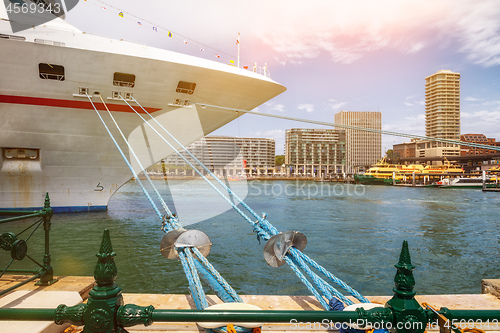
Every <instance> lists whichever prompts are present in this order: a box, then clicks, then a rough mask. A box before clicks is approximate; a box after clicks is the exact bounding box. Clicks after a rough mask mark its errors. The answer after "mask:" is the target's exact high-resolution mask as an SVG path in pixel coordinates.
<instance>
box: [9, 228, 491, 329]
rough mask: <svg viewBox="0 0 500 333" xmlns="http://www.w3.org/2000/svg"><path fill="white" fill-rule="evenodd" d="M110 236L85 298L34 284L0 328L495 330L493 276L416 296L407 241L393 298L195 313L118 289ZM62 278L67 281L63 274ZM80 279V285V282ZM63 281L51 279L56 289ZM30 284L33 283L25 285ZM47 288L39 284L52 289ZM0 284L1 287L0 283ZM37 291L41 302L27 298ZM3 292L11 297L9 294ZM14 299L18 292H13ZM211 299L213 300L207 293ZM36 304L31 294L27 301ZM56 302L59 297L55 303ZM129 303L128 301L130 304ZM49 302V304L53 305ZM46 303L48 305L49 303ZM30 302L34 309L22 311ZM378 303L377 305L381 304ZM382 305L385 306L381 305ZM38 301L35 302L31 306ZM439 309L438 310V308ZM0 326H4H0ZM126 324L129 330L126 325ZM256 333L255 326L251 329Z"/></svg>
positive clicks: (295, 299)
mask: <svg viewBox="0 0 500 333" xmlns="http://www.w3.org/2000/svg"><path fill="white" fill-rule="evenodd" d="M115 256H116V253H115V252H113V248H112V246H111V239H110V236H109V232H108V231H107V230H105V232H104V235H103V240H102V242H101V247H100V250H99V253H98V254H97V258H98V260H97V264H96V268H95V270H94V279H95V285H94V286H93V287H92V289H90V291H88V294H85V290H88V287H89V286H91V285H92V283H91V282H90V281H89V280H88V279H87V283H88V284H87V285H86V286H82V282H84V281H82V280H80V285H79V289H80V293H79V295H80V296H83V295H88V299H87V301H86V303H78V304H76V305H71V304H70V305H68V304H60V305H58V306H57V307H56V308H54V307H53V305H49V306H47V304H49V303H50V302H48V299H44V298H45V297H50V296H52V300H59V299H58V298H57V296H56V294H53V293H52V294H50V293H51V291H48V290H43V289H42V290H40V289H31V291H30V292H28V294H31V295H26V293H25V294H23V295H21V296H19V297H20V299H17V300H16V299H8V300H7V302H4V301H5V300H6V298H2V299H0V325H4V326H3V328H4V329H3V330H2V331H6V332H14V331H15V330H13V329H14V327H15V328H16V329H18V328H20V329H21V331H19V332H26V327H27V326H23V325H29V324H31V323H33V322H34V321H40V322H42V323H44V324H47V323H48V324H50V325H49V326H50V327H47V326H44V327H42V328H41V329H37V328H33V327H31V328H29V331H30V332H62V330H63V326H60V328H61V329H60V330H58V326H54V325H53V324H51V322H53V323H55V324H56V325H64V324H66V325H68V324H71V325H73V326H72V328H70V329H69V330H66V331H65V332H81V331H82V330H83V331H84V332H87V333H97V332H98V333H105V332H106V333H113V332H125V331H126V332H144V331H148V332H151V331H154V332H185V333H187V332H203V330H202V329H201V327H205V325H207V324H206V323H207V322H212V323H213V322H215V325H216V326H215V327H217V326H219V325H220V326H221V327H223V328H225V326H227V331H230V329H234V328H233V324H234V325H236V324H238V325H248V324H245V323H258V326H259V327H258V329H257V331H265V332H268V333H278V332H281V333H285V332H296V331H306V332H307V331H309V332H310V331H314V332H331V331H336V330H338V329H339V327H343V326H339V325H344V324H345V325H347V326H346V327H351V328H352V327H353V326H352V325H357V326H356V328H357V329H362V330H365V329H371V328H374V327H378V326H380V327H381V328H389V327H390V328H391V332H398V333H423V332H424V331H437V330H439V331H440V332H452V331H453V332H456V333H460V332H461V330H460V328H462V329H463V328H472V327H475V328H478V329H481V330H484V331H491V332H499V331H500V328H499V327H498V325H500V323H499V320H500V300H499V298H498V297H497V296H496V295H498V290H500V287H499V285H500V284H499V283H498V282H497V281H491V280H487V281H484V282H483V290H484V291H488V292H492V293H493V294H481V295H441V296H417V297H416V292H415V291H414V286H415V279H414V277H413V270H414V269H415V266H414V265H413V264H412V262H411V258H410V252H409V248H408V243H407V242H406V241H405V242H403V247H402V249H401V254H400V256H399V261H398V263H397V264H396V265H395V267H396V269H397V272H396V275H395V278H394V282H395V288H394V289H393V292H394V295H393V296H392V297H371V298H370V301H371V302H372V303H374V304H373V305H371V306H368V305H370V304H367V303H363V304H365V306H364V307H360V305H361V304H359V303H358V304H357V305H356V309H354V307H353V308H352V309H346V310H345V311H335V310H334V311H318V310H319V309H320V308H321V306H320V305H319V302H318V301H317V300H315V299H314V298H313V297H310V296H246V297H244V300H245V302H248V303H250V304H256V305H257V304H259V305H260V307H261V308H262V309H263V310H262V311H254V310H223V311H220V310H193V308H194V304H193V303H194V302H193V300H192V299H191V298H190V297H189V296H185V295H137V294H123V293H122V290H121V288H120V287H118V286H117V285H116V284H115V278H116V275H117V269H116V265H115V263H114V257H115ZM61 281H64V279H61ZM84 284H85V283H84ZM58 285H59V286H62V285H63V284H54V285H53V286H58ZM25 287H26V288H33V287H32V286H25ZM51 287H52V286H45V287H43V288H51ZM0 288H1V285H0ZM35 295H37V296H38V303H39V304H36V302H32V303H29V302H28V300H29V299H30V298H31V297H34V296H35ZM8 296H13V294H10V295H8ZM13 297H15V296H13ZM209 300H210V302H214V303H215V302H216V300H215V297H214V298H209ZM31 301H33V299H31ZM56 302H57V301H56ZM131 302H133V303H131ZM52 303H54V302H52ZM52 303H50V304H52ZM27 304H30V305H31V307H30V308H27V306H26V305H27ZM378 304H380V306H378ZM383 304H385V306H383ZM36 305H38V306H36ZM437 307H440V309H439V310H438V309H437ZM0 327H2V326H0ZM124 328H127V329H126V330H125V329H124ZM253 332H255V329H254V330H253Z"/></svg>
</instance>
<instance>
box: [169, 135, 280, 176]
mask: <svg viewBox="0 0 500 333" xmlns="http://www.w3.org/2000/svg"><path fill="white" fill-rule="evenodd" d="M275 146H276V143H275V141H274V140H273V139H266V138H238V137H228V136H207V137H204V138H201V139H199V140H197V141H195V142H194V143H192V144H191V145H189V146H188V147H186V148H187V149H188V150H189V151H190V152H191V153H192V154H193V155H194V156H195V157H196V158H197V159H198V160H200V162H202V163H203V164H204V165H205V166H206V167H207V168H209V169H210V171H212V172H213V173H215V174H216V175H219V176H225V175H228V176H232V175H239V174H244V173H246V174H267V173H271V172H274V161H275ZM183 156H185V157H186V158H187V159H188V161H190V162H192V158H191V157H189V156H187V154H185V153H183ZM165 163H166V164H167V165H168V166H169V168H171V169H175V170H176V171H175V173H178V172H179V170H183V169H186V165H187V163H186V162H185V161H184V160H183V159H182V158H181V157H180V156H178V155H171V156H169V157H168V158H167V159H166V160H165ZM188 174H192V171H188Z"/></svg>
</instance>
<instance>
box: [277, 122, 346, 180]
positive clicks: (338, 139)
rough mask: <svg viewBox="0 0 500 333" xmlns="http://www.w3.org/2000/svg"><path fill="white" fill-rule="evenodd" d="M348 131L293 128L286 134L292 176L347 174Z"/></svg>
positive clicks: (289, 169)
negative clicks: (346, 150)
mask: <svg viewBox="0 0 500 333" xmlns="http://www.w3.org/2000/svg"><path fill="white" fill-rule="evenodd" d="M345 148H346V143H345V132H344V131H338V130H333V129H310V128H292V129H287V130H286V134H285V164H286V166H287V172H288V173H289V174H292V175H297V174H303V175H315V176H316V177H324V176H326V175H330V174H335V173H343V172H345V171H346V170H345Z"/></svg>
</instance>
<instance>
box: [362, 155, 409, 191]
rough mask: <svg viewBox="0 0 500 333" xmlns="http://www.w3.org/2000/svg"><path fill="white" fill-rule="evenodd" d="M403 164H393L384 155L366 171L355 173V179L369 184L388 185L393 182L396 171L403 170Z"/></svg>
mask: <svg viewBox="0 0 500 333" xmlns="http://www.w3.org/2000/svg"><path fill="white" fill-rule="evenodd" d="M401 168H402V165H400V164H391V163H388V162H387V159H386V158H385V157H384V158H383V159H382V160H381V161H380V162H378V163H376V164H374V165H372V166H371V167H370V168H369V169H368V170H367V171H366V172H365V173H363V174H355V175H354V180H355V181H356V182H357V183H362V184H368V185H388V184H390V183H392V177H393V175H394V173H395V172H396V173H399V172H400V171H401Z"/></svg>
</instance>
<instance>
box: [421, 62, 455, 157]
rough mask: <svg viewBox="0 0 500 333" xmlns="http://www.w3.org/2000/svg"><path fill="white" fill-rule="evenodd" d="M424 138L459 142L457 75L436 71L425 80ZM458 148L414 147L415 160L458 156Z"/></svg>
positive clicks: (427, 143)
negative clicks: (417, 158)
mask: <svg viewBox="0 0 500 333" xmlns="http://www.w3.org/2000/svg"><path fill="white" fill-rule="evenodd" d="M425 135H426V136H429V137H434V138H440V139H450V140H459V139H460V74H459V73H454V72H452V71H450V70H440V71H438V72H437V73H435V74H432V75H429V76H428V77H426V78H425ZM459 155H460V146H459V145H453V144H449V143H444V144H443V143H441V142H436V141H422V142H420V143H418V144H417V157H442V156H459Z"/></svg>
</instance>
